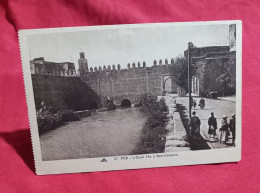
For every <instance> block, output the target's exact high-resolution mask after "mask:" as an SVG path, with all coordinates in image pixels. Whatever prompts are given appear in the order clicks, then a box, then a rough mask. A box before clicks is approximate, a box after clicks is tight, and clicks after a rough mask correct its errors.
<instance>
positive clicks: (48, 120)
mask: <svg viewBox="0 0 260 193" xmlns="http://www.w3.org/2000/svg"><path fill="white" fill-rule="evenodd" d="M37 123H38V129H39V134H43V133H46V132H48V131H50V130H53V129H55V128H57V127H59V126H61V125H63V121H62V119H61V117H60V116H59V115H52V114H48V113H38V114H37Z"/></svg>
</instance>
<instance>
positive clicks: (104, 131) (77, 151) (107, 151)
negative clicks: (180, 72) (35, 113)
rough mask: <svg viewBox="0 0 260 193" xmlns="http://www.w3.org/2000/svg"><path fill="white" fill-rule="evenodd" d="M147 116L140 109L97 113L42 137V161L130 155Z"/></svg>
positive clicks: (122, 109)
mask: <svg viewBox="0 0 260 193" xmlns="http://www.w3.org/2000/svg"><path fill="white" fill-rule="evenodd" d="M145 121H146V116H145V114H143V113H142V112H141V111H140V110H139V109H138V108H118V109H116V110H112V111H104V112H94V113H92V116H90V117H84V118H82V119H81V120H80V121H74V122H69V123H67V124H66V125H64V126H61V127H59V128H57V129H55V130H53V131H51V132H49V133H46V134H43V135H42V136H40V144H41V151H42V158H43V160H45V161H46V160H63V159H78V158H93V157H108V156H119V155H129V154H131V152H132V151H133V150H134V148H135V147H136V144H137V143H138V142H139V138H140V134H141V130H142V128H143V126H144V123H145Z"/></svg>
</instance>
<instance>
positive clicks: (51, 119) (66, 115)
mask: <svg viewBox="0 0 260 193" xmlns="http://www.w3.org/2000/svg"><path fill="white" fill-rule="evenodd" d="M36 115H37V123H38V130H39V134H40V135H41V134H43V133H46V132H48V131H51V130H53V129H55V128H57V127H59V126H61V125H64V124H65V123H66V122H69V121H78V120H80V117H79V116H78V115H76V114H74V113H73V111H71V110H60V111H59V112H57V113H55V114H54V113H53V109H52V108H51V107H49V108H47V106H46V104H45V103H43V102H42V103H41V108H40V109H39V110H38V111H37V113H36Z"/></svg>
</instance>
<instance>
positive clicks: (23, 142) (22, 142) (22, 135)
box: [0, 129, 35, 172]
mask: <svg viewBox="0 0 260 193" xmlns="http://www.w3.org/2000/svg"><path fill="white" fill-rule="evenodd" d="M0 137H1V138H3V139H4V140H5V141H6V142H7V143H8V144H9V145H11V146H12V147H13V148H14V149H15V150H16V152H17V154H18V155H19V156H20V157H21V158H22V159H23V161H24V163H25V164H26V165H27V166H28V168H30V170H31V171H32V172H35V168H34V161H33V160H34V159H33V153H32V143H31V136H30V129H23V130H19V131H14V132H0Z"/></svg>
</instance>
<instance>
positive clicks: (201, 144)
mask: <svg viewBox="0 0 260 193" xmlns="http://www.w3.org/2000/svg"><path fill="white" fill-rule="evenodd" d="M177 109H178V111H179V112H180V116H181V120H182V123H183V125H184V127H185V130H186V132H187V134H188V140H189V143H190V148H191V150H204V149H210V147H209V146H208V144H207V142H206V141H205V140H204V139H203V138H202V137H201V136H200V139H196V140H195V139H192V138H191V135H190V128H189V116H188V111H187V109H186V107H185V106H183V105H182V104H177Z"/></svg>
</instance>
